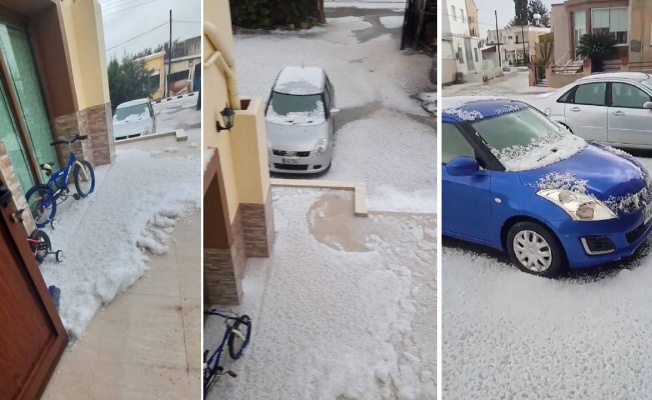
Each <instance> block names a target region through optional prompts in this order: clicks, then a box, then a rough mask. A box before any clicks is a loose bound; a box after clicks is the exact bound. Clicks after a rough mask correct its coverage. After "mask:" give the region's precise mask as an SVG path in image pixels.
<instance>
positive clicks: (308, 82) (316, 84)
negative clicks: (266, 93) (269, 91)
mask: <svg viewBox="0 0 652 400" xmlns="http://www.w3.org/2000/svg"><path fill="white" fill-rule="evenodd" d="M325 79H326V74H325V73H324V70H323V69H321V68H318V67H285V68H283V70H282V71H281V73H280V74H279V75H278V78H276V83H275V84H274V91H275V92H279V93H285V94H293V95H299V96H303V95H309V94H319V93H321V92H322V88H323V87H324V80H325Z"/></svg>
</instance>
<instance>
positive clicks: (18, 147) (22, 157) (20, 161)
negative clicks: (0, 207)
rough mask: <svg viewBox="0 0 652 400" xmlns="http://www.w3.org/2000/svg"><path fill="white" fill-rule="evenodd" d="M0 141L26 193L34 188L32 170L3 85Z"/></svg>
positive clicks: (1, 87)
mask: <svg viewBox="0 0 652 400" xmlns="http://www.w3.org/2000/svg"><path fill="white" fill-rule="evenodd" d="M0 141H2V143H4V145H5V147H6V148H7V153H9V160H11V164H12V165H13V167H14V170H16V175H17V176H18V182H20V186H21V188H22V190H23V193H26V192H27V191H28V190H29V189H30V188H31V187H32V186H34V184H35V182H34V177H33V176H32V170H31V169H30V167H29V161H28V158H27V152H26V151H25V147H24V146H23V143H22V141H21V140H20V133H19V131H18V127H17V124H16V121H15V120H14V117H13V115H12V112H11V109H10V107H9V100H8V98H7V92H6V89H5V87H4V85H3V84H1V83H0Z"/></svg>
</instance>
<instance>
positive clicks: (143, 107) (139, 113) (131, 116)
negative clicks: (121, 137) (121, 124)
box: [115, 103, 149, 122]
mask: <svg viewBox="0 0 652 400" xmlns="http://www.w3.org/2000/svg"><path fill="white" fill-rule="evenodd" d="M144 117H149V109H148V108H147V103H143V104H136V105H133V106H129V107H124V108H118V109H116V110H115V119H117V120H118V121H125V122H129V121H135V120H137V119H139V118H144Z"/></svg>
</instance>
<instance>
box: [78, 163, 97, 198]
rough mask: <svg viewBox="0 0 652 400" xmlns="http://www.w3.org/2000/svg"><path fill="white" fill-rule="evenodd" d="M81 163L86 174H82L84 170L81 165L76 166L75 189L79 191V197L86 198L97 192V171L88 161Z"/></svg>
mask: <svg viewBox="0 0 652 400" xmlns="http://www.w3.org/2000/svg"><path fill="white" fill-rule="evenodd" d="M80 162H81V164H82V166H83V170H84V172H85V174H82V168H80V167H79V164H75V171H74V177H75V189H77V193H78V194H79V197H86V196H88V195H89V194H91V193H93V190H95V171H93V166H92V165H91V163H89V162H88V161H86V160H84V161H80Z"/></svg>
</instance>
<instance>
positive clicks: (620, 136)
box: [528, 72, 652, 149]
mask: <svg viewBox="0 0 652 400" xmlns="http://www.w3.org/2000/svg"><path fill="white" fill-rule="evenodd" d="M528 103H530V104H532V105H533V106H534V107H536V108H538V109H539V110H541V111H542V112H543V113H545V114H546V115H548V116H549V117H550V119H552V120H553V121H556V122H558V123H560V124H562V125H564V126H566V127H567V128H569V129H570V130H571V132H573V133H574V134H576V135H578V136H581V137H583V138H584V139H587V140H593V141H596V142H601V143H605V144H608V145H612V146H615V147H624V148H643V149H652V75H648V74H645V73H642V72H617V73H606V74H596V75H591V76H587V77H584V78H581V79H578V80H577V81H575V82H573V83H571V84H569V85H566V86H564V87H563V88H561V89H557V90H555V91H554V92H550V93H545V94H542V95H539V96H537V97H536V98H535V99H534V100H529V101H528Z"/></svg>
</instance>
